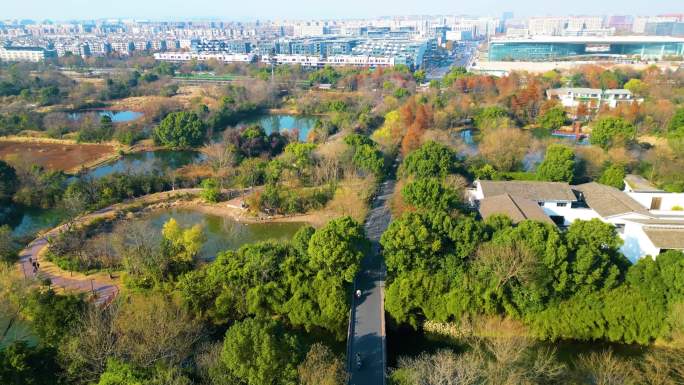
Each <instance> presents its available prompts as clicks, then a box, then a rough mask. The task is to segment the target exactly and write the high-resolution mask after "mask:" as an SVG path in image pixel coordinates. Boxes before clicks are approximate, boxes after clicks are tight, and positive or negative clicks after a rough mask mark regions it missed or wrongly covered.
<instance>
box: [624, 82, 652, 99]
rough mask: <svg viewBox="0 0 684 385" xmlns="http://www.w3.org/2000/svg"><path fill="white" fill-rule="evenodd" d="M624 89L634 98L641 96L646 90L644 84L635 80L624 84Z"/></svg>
mask: <svg viewBox="0 0 684 385" xmlns="http://www.w3.org/2000/svg"><path fill="white" fill-rule="evenodd" d="M624 88H625V89H626V90H629V91H630V92H632V93H633V94H634V95H636V96H643V95H644V94H645V93H646V91H647V90H648V86H647V85H646V83H644V82H643V81H641V80H640V79H636V78H634V79H629V81H628V82H627V83H625V85H624Z"/></svg>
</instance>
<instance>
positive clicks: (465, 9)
mask: <svg viewBox="0 0 684 385" xmlns="http://www.w3.org/2000/svg"><path fill="white" fill-rule="evenodd" d="M1 2H2V3H4V4H3V5H2V7H0V8H1V10H0V19H33V20H45V19H50V20H85V19H102V18H136V19H152V20H187V19H199V18H215V19H221V20H239V21H248V20H256V19H260V20H267V19H269V20H275V19H277V20H283V19H290V20H291V19H344V18H362V17H377V16H395V15H435V14H453V15H455V14H458V15H461V14H468V15H482V16H487V15H490V16H498V15H500V14H501V12H503V11H513V12H514V13H515V15H516V17H526V16H544V15H566V14H568V15H569V14H575V15H577V14H584V15H587V14H591V15H608V14H632V15H655V14H661V13H684V3H683V2H682V0H650V1H644V0H570V1H569V0H556V1H549V0H518V1H515V0H506V1H503V0H499V1H494V0H469V1H464V0H333V1H331V0H247V1H244V0H2V1H1Z"/></svg>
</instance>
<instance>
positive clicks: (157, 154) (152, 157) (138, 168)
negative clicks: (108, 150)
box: [88, 150, 205, 178]
mask: <svg viewBox="0 0 684 385" xmlns="http://www.w3.org/2000/svg"><path fill="white" fill-rule="evenodd" d="M204 159H205V156H204V155H203V154H202V153H199V152H196V151H171V150H160V151H147V152H136V153H132V154H125V155H122V156H121V157H119V159H117V160H115V161H113V162H110V163H106V164H103V165H101V166H99V167H96V168H94V169H92V170H90V171H88V175H90V176H92V177H94V178H102V177H104V176H107V175H110V174H114V173H117V172H130V173H151V172H163V171H165V170H175V169H178V168H181V167H183V166H186V165H188V164H191V163H197V162H200V161H202V160H204Z"/></svg>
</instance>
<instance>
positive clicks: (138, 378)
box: [97, 359, 147, 385]
mask: <svg viewBox="0 0 684 385" xmlns="http://www.w3.org/2000/svg"><path fill="white" fill-rule="evenodd" d="M145 377H146V376H145V375H144V374H143V373H142V372H141V371H140V370H137V369H136V368H134V367H133V366H132V365H130V364H127V363H125V362H122V361H119V360H115V359H110V360H109V361H108V362H107V369H106V370H105V372H104V373H102V375H101V376H100V381H99V382H98V383H97V385H144V384H146V383H147V378H145Z"/></svg>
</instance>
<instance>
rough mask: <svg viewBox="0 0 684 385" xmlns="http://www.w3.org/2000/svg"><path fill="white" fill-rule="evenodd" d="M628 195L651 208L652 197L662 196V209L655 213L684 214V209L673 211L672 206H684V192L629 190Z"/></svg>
mask: <svg viewBox="0 0 684 385" xmlns="http://www.w3.org/2000/svg"><path fill="white" fill-rule="evenodd" d="M626 194H627V195H629V196H630V197H632V199H634V200H635V201H637V202H639V204H640V205H642V206H644V207H645V208H646V209H650V208H651V199H653V198H660V199H661V203H660V210H658V211H654V214H655V213H657V214H661V213H662V214H670V215H673V214H680V215H684V211H672V207H674V206H680V207H683V208H684V193H667V192H656V193H650V192H647V193H646V192H627V193H626Z"/></svg>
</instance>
